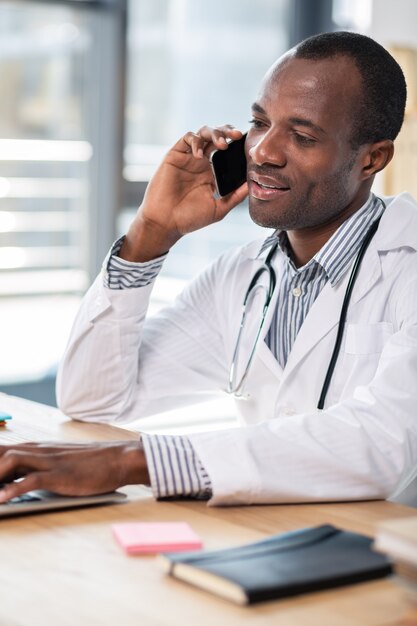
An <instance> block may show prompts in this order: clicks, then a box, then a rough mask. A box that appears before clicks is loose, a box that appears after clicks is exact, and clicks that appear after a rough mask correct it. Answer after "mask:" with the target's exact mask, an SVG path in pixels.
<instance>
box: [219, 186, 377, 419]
mask: <svg viewBox="0 0 417 626" xmlns="http://www.w3.org/2000/svg"><path fill="white" fill-rule="evenodd" d="M378 200H380V202H381V203H382V205H383V207H384V209H385V208H386V205H385V202H384V201H383V200H382V199H381V198H378ZM380 219H381V218H380V217H379V218H378V219H377V220H375V221H374V222H373V223H372V225H371V226H370V228H369V230H368V232H367V233H366V235H365V238H364V240H363V241H362V244H361V247H360V249H359V252H358V254H357V256H356V259H355V262H354V264H353V267H352V271H351V273H350V277H349V281H348V284H347V287H346V291H345V297H344V299H343V304H342V308H341V311H340V317H339V323H338V329H337V335H336V340H335V343H334V348H333V352H332V356H331V358H330V361H329V365H328V368H327V372H326V376H325V378H324V383H323V387H322V389H321V393H320V397H319V401H318V404H317V408H318V409H322V408H323V407H324V402H325V399H326V395H327V391H328V389H329V386H330V382H331V380H332V376H333V373H334V370H335V367H336V362H337V358H338V356H339V352H340V346H341V344H342V338H343V331H344V327H345V322H346V316H347V311H348V307H349V301H350V297H351V295H352V291H353V287H354V286H355V282H356V279H357V277H358V274H359V268H360V265H361V262H362V259H363V257H364V255H365V252H366V250H367V248H368V245H369V243H370V241H371V239H372V237H373V236H374V235H375V233H376V231H377V229H378V225H379V221H380ZM277 249H278V242H276V243H274V244H273V246H272V247H271V249H270V251H269V252H268V255H267V257H266V259H265V262H264V263H263V264H262V266H261V267H260V268H259V269H258V270H257V271H256V272H255V274H254V276H253V278H252V280H251V281H250V284H249V287H248V289H247V291H246V294H245V297H244V300H243V311H242V318H241V321H240V326H239V332H238V335H237V339H236V343H235V348H234V350H233V356H232V363H231V365H230V371H229V383H228V387H227V393H230V394H233V395H234V396H235V397H236V398H244V397H245V396H244V395H243V388H244V386H245V382H246V379H247V377H248V374H249V371H250V367H251V364H252V361H253V358H254V356H255V352H256V347H257V344H258V341H259V337H260V336H261V333H262V329H263V326H264V322H265V318H266V315H267V313H268V309H269V305H270V303H271V300H272V296H273V293H274V289H275V285H276V282H277V279H276V274H275V270H274V268H273V267H272V265H271V262H272V259H273V258H274V256H275V253H276V251H277ZM264 274H267V275H268V279H269V280H268V285H267V286H265V285H263V284H261V283H260V282H259V281H260V279H261V278H262V276H263V275H264ZM259 289H262V290H264V291H265V302H264V305H263V308H262V315H261V321H260V323H259V327H258V331H257V333H256V337H255V340H254V343H253V347H252V350H251V352H250V355H249V358H248V361H247V363H246V367H245V369H244V372H243V374H242V376H241V378H240V380H239V381H236V370H237V362H238V360H239V350H240V346H241V341H242V333H243V330H244V328H245V324H246V320H247V316H248V306H249V304H250V303H251V302H252V300H253V297H254V295H255V293H256V291H257V290H259Z"/></svg>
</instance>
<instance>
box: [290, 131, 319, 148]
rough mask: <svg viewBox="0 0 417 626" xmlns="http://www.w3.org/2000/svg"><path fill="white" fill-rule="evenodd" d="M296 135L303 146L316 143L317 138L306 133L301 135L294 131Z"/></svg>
mask: <svg viewBox="0 0 417 626" xmlns="http://www.w3.org/2000/svg"><path fill="white" fill-rule="evenodd" d="M294 137H295V139H296V141H297V142H298V143H300V144H302V145H303V146H312V145H313V144H315V143H316V140H315V139H313V138H312V137H307V136H306V135H299V134H298V133H294Z"/></svg>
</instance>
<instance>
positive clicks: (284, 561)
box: [160, 525, 392, 604]
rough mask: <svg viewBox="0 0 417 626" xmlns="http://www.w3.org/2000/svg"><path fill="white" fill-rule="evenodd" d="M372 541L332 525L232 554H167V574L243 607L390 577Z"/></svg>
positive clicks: (163, 557)
mask: <svg viewBox="0 0 417 626" xmlns="http://www.w3.org/2000/svg"><path fill="white" fill-rule="evenodd" d="M371 545H372V539H370V538H369V537H365V536H364V535H359V534H357V533H351V532H346V531H343V530H340V529H338V528H336V527H334V526H331V525H324V526H318V527H314V528H305V529H302V530H297V531H294V532H289V533H285V534H280V535H274V536H272V537H269V538H268V539H265V540H263V541H258V542H256V543H251V544H247V545H245V546H241V547H238V548H229V549H226V550H215V551H202V552H187V553H186V554H184V553H182V554H163V555H161V557H160V560H162V564H163V567H164V569H165V571H166V572H167V573H168V574H170V575H171V576H174V577H175V578H179V579H181V580H184V581H186V582H188V583H191V584H192V585H195V586H197V587H201V588H202V589H206V590H207V591H211V592H212V593H215V594H217V595H219V596H223V597H225V598H227V599H229V600H232V601H233V602H236V603H237V604H252V603H255V602H261V601H263V600H272V599H275V598H285V597H288V596H293V595H296V594H300V593H306V592H309V591H317V590H320V589H329V588H331V587H339V586H341V585H349V584H352V583H358V582H363V581H366V580H371V579H373V578H380V577H382V576H387V575H388V574H390V573H391V572H392V568H391V563H390V561H389V559H388V558H387V557H386V556H384V555H382V554H379V553H377V552H374V551H373V550H372V548H371Z"/></svg>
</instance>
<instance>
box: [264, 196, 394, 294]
mask: <svg viewBox="0 0 417 626" xmlns="http://www.w3.org/2000/svg"><path fill="white" fill-rule="evenodd" d="M383 210H384V205H383V203H382V202H381V200H380V199H379V198H377V197H376V196H375V195H374V194H371V195H370V196H369V198H368V199H367V201H366V202H365V204H364V205H362V207H361V208H360V209H358V211H356V212H355V213H354V214H353V215H351V216H350V217H349V218H348V219H347V220H345V221H344V222H343V224H341V225H340V226H339V228H338V229H337V231H336V232H335V233H334V234H333V235H332V236H331V237H330V239H329V240H328V241H327V242H326V243H325V244H324V246H323V247H322V248H321V249H320V250H319V251H318V252H317V253H316V254H315V255H314V256H313V258H312V259H310V261H309V262H308V263H306V265H303V266H302V267H299V268H296V267H295V265H294V263H293V262H292V260H291V258H290V248H289V243H288V237H287V233H286V231H284V230H276V231H275V232H274V233H272V235H269V237H267V238H266V239H265V241H264V242H263V244H262V246H261V249H260V251H259V254H258V257H259V256H261V255H262V254H263V253H264V252H265V251H266V250H267V249H269V248H270V247H271V246H272V245H273V244H275V243H278V247H279V249H280V250H281V252H282V253H283V254H285V256H286V258H287V262H288V265H289V267H291V269H292V271H294V272H299V273H301V272H304V271H305V270H307V269H309V268H310V267H311V265H313V264H318V265H320V266H321V267H322V268H323V270H324V272H325V273H326V275H327V278H328V279H329V281H330V283H331V285H332V286H334V285H336V283H337V282H338V281H339V280H340V279H341V277H342V276H343V274H344V273H345V271H346V269H347V267H348V266H349V264H350V262H351V261H352V259H353V257H354V256H355V254H356V253H357V252H358V251H359V248H360V246H361V243H362V241H363V238H364V237H365V235H366V233H367V232H368V229H369V227H370V226H371V224H372V223H373V222H374V221H375V220H376V219H378V218H379V217H380V215H381V214H382V212H383Z"/></svg>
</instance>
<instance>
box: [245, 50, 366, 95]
mask: <svg viewBox="0 0 417 626" xmlns="http://www.w3.org/2000/svg"><path fill="white" fill-rule="evenodd" d="M360 81H361V78H360V74H359V71H358V69H357V68H356V66H355V63H354V61H353V59H351V58H350V57H348V56H342V55H337V56H332V57H329V58H323V59H322V58H320V59H304V58H298V57H296V56H294V54H288V53H287V54H286V55H284V56H283V57H281V58H280V59H278V61H277V62H276V63H274V65H272V67H271V68H270V69H269V70H268V71H267V73H266V74H265V77H264V79H263V81H262V84H261V89H260V92H259V94H258V98H257V102H258V103H259V104H260V105H261V106H262V105H263V104H265V105H267V104H274V101H275V100H277V99H279V98H281V97H283V96H284V95H285V96H289V97H291V96H293V97H294V98H295V99H298V98H299V99H301V100H302V101H303V102H305V103H307V102H310V101H311V102H312V103H315V104H316V105H319V103H323V104H324V103H325V102H328V101H329V102H330V101H332V100H334V99H337V101H338V102H339V104H342V102H343V101H346V102H349V103H350V102H351V100H352V97H355V98H356V97H358V96H359V89H360Z"/></svg>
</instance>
